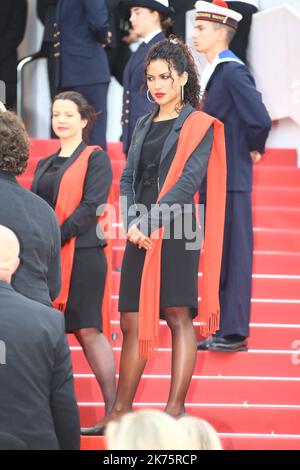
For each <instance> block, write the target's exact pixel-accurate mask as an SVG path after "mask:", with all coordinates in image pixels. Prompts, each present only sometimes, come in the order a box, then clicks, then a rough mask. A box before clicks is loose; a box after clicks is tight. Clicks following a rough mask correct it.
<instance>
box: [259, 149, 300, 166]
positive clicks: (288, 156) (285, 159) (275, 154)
mask: <svg viewBox="0 0 300 470" xmlns="http://www.w3.org/2000/svg"><path fill="white" fill-rule="evenodd" d="M257 165H258V166H292V167H295V166H296V165H297V150H296V149H280V148H267V149H266V152H265V153H264V155H263V158H262V159H261V160H260V162H259V163H258V164H257Z"/></svg>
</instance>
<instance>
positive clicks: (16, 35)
mask: <svg viewBox="0 0 300 470" xmlns="http://www.w3.org/2000/svg"><path fill="white" fill-rule="evenodd" d="M26 19H27V0H1V2H0V44H1V47H0V80H3V81H5V82H16V81H17V48H18V46H19V44H20V43H21V42H22V39H23V36H24V33H25V27H26Z"/></svg>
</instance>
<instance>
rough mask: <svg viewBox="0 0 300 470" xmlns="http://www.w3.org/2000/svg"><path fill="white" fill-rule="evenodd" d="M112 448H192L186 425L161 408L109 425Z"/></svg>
mask: <svg viewBox="0 0 300 470" xmlns="http://www.w3.org/2000/svg"><path fill="white" fill-rule="evenodd" d="M106 437H107V446H108V450H186V449H192V447H190V443H189V439H188V436H187V433H186V431H185V429H184V427H183V426H181V425H180V424H179V421H178V420H175V419H174V418H172V417H171V416H169V415H168V414H166V413H163V412H162V411H158V410H141V411H137V412H135V413H128V414H126V415H124V416H123V417H122V418H121V419H120V421H114V422H111V423H109V424H108V426H107V429H106Z"/></svg>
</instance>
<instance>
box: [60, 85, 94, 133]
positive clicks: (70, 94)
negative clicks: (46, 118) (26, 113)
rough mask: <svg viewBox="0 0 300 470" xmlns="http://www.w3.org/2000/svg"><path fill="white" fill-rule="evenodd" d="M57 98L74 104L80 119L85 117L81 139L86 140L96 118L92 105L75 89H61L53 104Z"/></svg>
mask: <svg viewBox="0 0 300 470" xmlns="http://www.w3.org/2000/svg"><path fill="white" fill-rule="evenodd" d="M57 100H63V101H67V100H68V101H72V102H73V103H74V104H76V106H77V108H78V112H79V114H80V116H81V119H86V120H87V121H88V123H87V126H86V127H85V128H84V129H83V139H84V140H85V141H88V139H89V135H90V132H91V130H92V127H93V125H94V123H95V121H96V118H97V113H96V112H95V110H94V108H93V106H92V105H91V104H90V103H89V102H88V100H87V99H86V98H85V97H84V96H83V95H81V94H80V93H77V92H76V91H63V92H62V93H59V94H58V95H56V96H55V98H54V100H53V104H54V103H55V101H57Z"/></svg>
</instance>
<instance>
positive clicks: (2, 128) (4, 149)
mask: <svg viewBox="0 0 300 470" xmlns="http://www.w3.org/2000/svg"><path fill="white" fill-rule="evenodd" d="M28 158H29V138H28V135H27V132H26V130H25V127H24V124H23V122H22V121H21V119H20V118H18V116H16V115H15V114H14V113H11V112H10V111H6V112H0V170H2V171H6V172H7V173H9V174H10V175H12V176H19V175H22V174H23V173H24V171H25V170H26V168H27V163H28Z"/></svg>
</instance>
